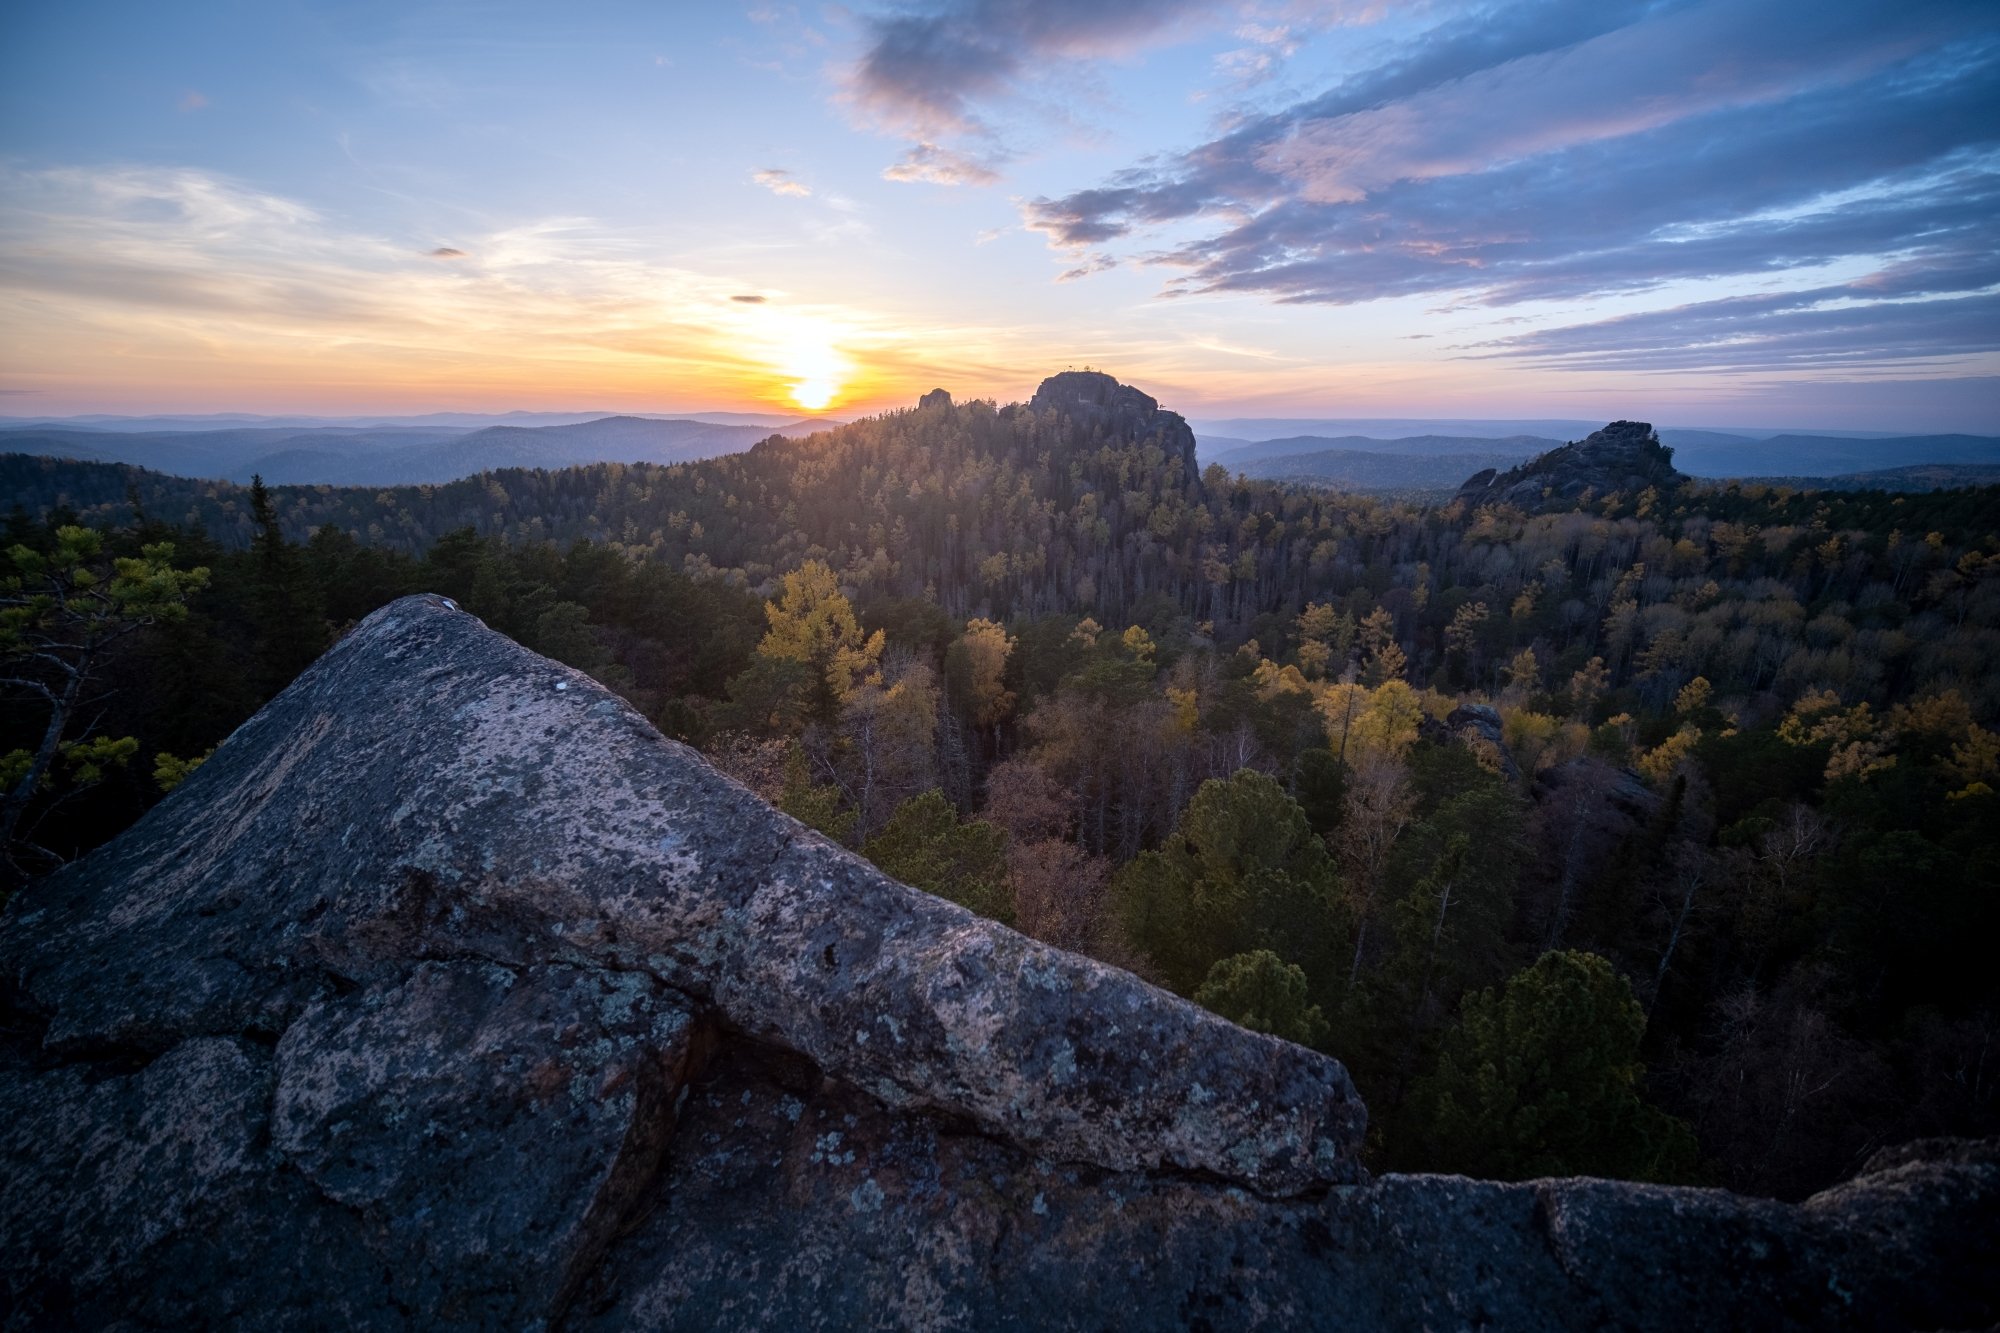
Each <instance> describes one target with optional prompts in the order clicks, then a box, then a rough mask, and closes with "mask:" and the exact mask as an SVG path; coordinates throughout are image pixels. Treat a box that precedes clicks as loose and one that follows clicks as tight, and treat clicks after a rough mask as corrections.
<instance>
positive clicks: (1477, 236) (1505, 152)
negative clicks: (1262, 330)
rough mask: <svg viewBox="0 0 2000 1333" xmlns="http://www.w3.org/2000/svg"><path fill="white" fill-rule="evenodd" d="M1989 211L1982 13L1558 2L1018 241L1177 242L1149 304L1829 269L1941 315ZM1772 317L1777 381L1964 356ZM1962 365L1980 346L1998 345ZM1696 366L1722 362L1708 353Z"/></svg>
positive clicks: (1126, 187)
mask: <svg viewBox="0 0 2000 1333" xmlns="http://www.w3.org/2000/svg"><path fill="white" fill-rule="evenodd" d="M1996 207H2000V21H1996V18H1995V17H1994V11H1992V10H1991V9H1990V8H1986V7H1982V6H1979V5H1975V4H1966V3H1949V2H1946V0H1915V3H1911V4H1905V5H1897V6H1894V7H1890V6H1882V5H1879V4H1874V3H1869V2H1868V0H1827V2H1825V3H1807V2H1806V0H1709V2H1708V3H1686V2H1685V0H1666V3H1662V4H1652V5H1643V6H1642V5H1639V4H1628V3H1623V0H1609V2H1608V3H1603V4H1589V5H1583V4H1578V3H1571V2H1570V0H1554V2H1553V3H1542V4H1529V5H1522V6H1516V7H1511V8H1503V9H1502V10H1500V11H1499V12H1498V13H1497V14H1496V13H1492V12H1489V11H1478V12H1473V13H1470V14H1467V15H1466V16H1464V17H1461V18H1457V19H1451V20H1448V21H1446V22H1443V23H1441V24H1439V25H1437V26H1436V27H1435V28H1434V29H1432V30H1431V31H1429V32H1426V33H1423V34H1421V35H1419V36H1418V37H1416V38H1414V39H1412V40H1411V41H1409V42H1408V43H1406V44H1405V45H1404V46H1403V47H1401V48H1398V49H1394V50H1390V51H1388V52H1387V53H1386V54H1385V55H1384V56H1383V57H1382V58H1381V59H1380V60H1379V61H1378V62H1377V63H1376V64H1375V67H1374V68H1372V69H1369V70H1364V71H1361V72H1359V73H1356V74H1354V75H1352V76H1350V77H1349V78H1347V79H1345V80H1343V81H1342V82H1341V83H1339V84H1337V85H1336V86H1334V87H1332V88H1329V89H1327V90H1325V91H1323V92H1322V93H1320V94H1319V95H1317V96H1315V97H1312V98H1308V99H1305V100H1302V101H1298V102H1296V103H1294V104H1292V105H1290V106H1287V107H1284V108H1282V109H1280V110H1278V111H1275V112H1272V113H1270V114H1267V115H1262V116H1253V117H1249V118H1246V119H1244V120H1242V121H1241V122H1240V123H1238V124H1236V125H1234V126H1233V127H1232V128H1230V129H1229V130H1228V132H1227V133H1225V134H1223V135H1222V136H1221V137H1219V138H1216V139H1214V140H1212V141H1210V142H1208V143H1205V144H1202V145H1200V146H1198V147H1196V148H1194V149H1192V150H1190V151H1188V152H1185V153H1182V154H1179V155H1178V156H1176V157H1173V158H1171V159H1169V160H1168V161H1166V162H1165V163H1163V164H1160V165H1156V166H1148V167H1144V168H1140V169H1135V170H1131V171H1127V172H1123V173H1120V174H1118V175H1115V176H1113V177H1112V178H1110V179H1109V180H1107V181H1106V182H1104V183H1103V184H1102V185H1099V186H1096V187H1093V188H1088V189H1083V190H1079V191H1076V192H1073V193H1071V194H1068V195H1065V196H1061V197H1058V198H1041V199H1035V200H1031V201H1029V202H1028V203H1027V204H1026V205H1024V207H1023V219H1024V222H1025V224H1026V225H1027V226H1028V227H1029V228H1030V229H1033V230H1036V231H1040V232H1042V233H1043V234H1044V235H1045V236H1046V237H1047V238H1048V240H1049V242H1050V244H1051V245H1052V246H1054V247H1055V248H1057V249H1060V250H1064V251H1067V252H1069V253H1072V254H1075V255H1084V254H1091V253H1100V254H1101V253H1109V251H1110V247H1115V246H1118V245H1119V244H1120V243H1121V242H1124V241H1127V240H1129V239H1131V238H1135V237H1137V236H1138V235H1140V234H1142V233H1145V232H1148V231H1151V230H1154V229H1157V228H1160V227H1162V226H1166V225H1170V224H1172V225H1176V226H1179V227H1182V228H1191V229H1193V230H1194V231H1195V232H1196V234H1195V235H1194V236H1193V238H1192V239H1182V240H1180V241H1179V242H1178V243H1177V244H1174V245H1172V246H1171V247H1170V248H1168V249H1166V250H1165V251H1162V252H1157V253H1154V254H1151V255H1147V256H1144V258H1145V259H1146V260H1147V261H1148V262H1153V263H1161V264H1166V265H1170V266H1172V267H1175V268H1178V269H1179V270H1180V276H1179V277H1177V278H1176V279H1174V280H1173V281H1172V282H1171V283H1170V284H1169V291H1170V292H1243V293H1253V294H1260V295H1263V296H1266V297H1268V298H1270V299H1273V300H1276V301H1279V302H1317V303H1333V304H1345V303H1354V302H1362V301H1370V300H1377V299H1382V298H1388V297H1399V296H1410V295H1426V294H1437V295H1444V296H1450V297H1452V298H1453V299H1454V300H1456V301H1457V302H1458V303H1459V305H1460V307H1461V308H1463V307H1467V306H1470V307H1478V306H1487V305H1506V304H1515V303H1523V302H1533V301H1558V302H1578V301H1589V300H1593V299H1596V298H1600V297H1602V296H1604V295H1606V294H1609V293H1628V294H1629V293H1643V292H1646V291H1649V290H1654V289H1660V288H1663V287H1666V286H1667V285H1669V284H1674V283H1688V282H1713V281H1731V282H1737V283H1743V282H1746V281H1755V282H1774V283H1777V284H1780V285H1782V286H1788V287H1796V288H1800V289H1801V290H1809V289H1812V288H1817V287H1819V286H1820V285H1822V284H1823V283H1824V282H1825V280H1826V272H1827V270H1828V269H1829V268H1832V269H1835V270H1838V269H1843V268H1844V269H1846V270H1848V271H1850V272H1851V271H1854V270H1856V269H1861V270H1863V271H1876V272H1887V271H1889V269H1890V267H1891V266H1892V265H1893V264H1896V263H1908V264H1914V265H1916V266H1918V267H1919V268H1922V269H1923V270H1924V271H1926V272H1928V273H1930V274H1931V275H1932V277H1933V279H1934V280H1936V281H1939V282H1941V283H1943V284H1944V285H1943V286H1941V287H1940V288H1939V290H1938V291H1937V292H1936V296H1937V297H1938V299H1941V300H1949V299H1952V298H1954V297H1960V296H1965V295H1968V294H1970V293H1974V292H1977V291H1979V290H1981V289H1982V288H1983V287H1984V286H1986V285H1989V284H1990V283H1992V282H1993V281H1994V276H1993V273H1992V267H1991V265H1990V263H1989V262H1988V261H1987V258H1986V255H1987V252H1988V251H1990V249H1991V248H1992V236H1993V230H1992V223H1991V221H1990V219H1991V218H1992V217H1993V216H1995V215H1996V214H1995V210H1996ZM1841 299H1842V300H1844V301H1848V302H1854V301H1862V302H1864V303H1865V302H1866V301H1867V300H1868V299H1870V298H1869V294H1868V293H1867V292H1865V291H1861V292H1855V293H1849V294H1847V295H1846V296H1843V297H1842V298H1841ZM1936 313H1937V314H1938V315H1939V317H1940V318H1945V319H1952V320H1956V319H1958V317H1959V314H1960V313H1962V312H1960V311H1959V310H1958V308H1957V307H1950V308H1945V309H1940V310H1939V311H1937V312H1936ZM1785 320H1786V321H1789V324H1790V325H1791V326H1792V327H1793V329H1794V333H1793V334H1787V335H1784V337H1785V338H1786V341H1785V342H1784V344H1783V348H1784V350H1781V349H1780V347H1779V345H1778V343H1777V342H1775V341H1774V342H1773V343H1772V344H1771V346H1770V347H1769V348H1768V349H1766V350H1767V351H1768V353H1769V355H1770V356H1772V357H1777V358H1779V359H1780V360H1781V361H1783V362H1785V363H1794V362H1798V361H1802V360H1810V359H1812V358H1813V357H1820V358H1828V357H1838V356H1841V355H1844V354H1843V353H1840V352H1838V351H1837V350H1836V347H1835V344H1836V343H1839V342H1840V340H1842V339H1846V343H1845V344H1844V345H1845V346H1848V347H1851V348H1853V349H1855V351H1856V354H1857V355H1877V356H1889V355H1899V354H1900V353H1896V352H1894V351H1892V350H1891V349H1894V348H1897V347H1905V348H1908V349H1910V350H1909V352H1908V353H1907V354H1908V355H1931V354H1943V353H1939V352H1934V351H1927V350H1924V349H1926V348H1939V347H1943V346H1947V345H1950V346H1959V345H1972V344H1977V343H1979V342H1981V341H1982V340H1981V339H1979V338H1978V337H1976V336H1972V335H1971V334H1970V333H1969V332H1968V331H1963V330H1962V331H1961V333H1960V334H1956V335H1945V336H1941V337H1939V338H1936V339H1925V338H1922V337H1920V336H1918V335H1917V334H1916V332H1915V331H1914V330H1913V329H1911V328H1908V327H1906V326H1905V322H1904V321H1901V320H1899V319H1897V318H1895V317H1893V316H1892V315H1891V314H1890V312H1887V311H1881V312H1877V313H1876V314H1874V315H1871V316H1867V317H1862V316H1851V317H1847V318H1845V319H1842V318H1835V317H1834V315H1833V313H1832V308H1831V307H1825V308H1822V307H1821V306H1818V305H1814V306H1811V307H1802V308H1799V309H1797V310H1794V311H1792V312H1790V313H1789V314H1787V315H1786V316H1785ZM1809 326H1810V328H1811V329H1813V330H1816V332H1811V333H1808V332H1807V329H1808V327H1809ZM1592 327H1596V325H1594V324H1593V325H1592ZM1621 327H1630V326H1621ZM1772 328H1773V330H1774V332H1773V334H1772V335H1771V336H1772V337H1773V338H1774V339H1776V338H1777V337H1779V335H1778V334H1777V333H1776V332H1775V330H1776V328H1777V325H1775V324H1774V325H1772ZM1984 342H1985V344H1986V346H1988V347H1992V346H1997V345H2000V325H1996V326H1994V327H1993V329H1992V331H1991V332H1989V334H1988V336H1987V337H1986V339H1984ZM1509 346H1510V347H1511V348H1513V349H1515V350H1516V351H1518V352H1519V353H1520V354H1523V355H1536V356H1546V355H1552V354H1553V353H1551V352H1550V351H1549V349H1548V348H1547V347H1545V346H1543V345H1542V344H1538V343H1532V342H1529V341H1520V342H1515V343H1511V344H1509ZM1658 354H1659V356H1660V357H1661V360H1662V362H1664V361H1666V360H1668V359H1670V358H1668V356H1667V354H1666V352H1665V351H1664V349H1662V350H1661V351H1660V352H1659V353H1658ZM1553 355H1557V362H1559V363H1561V364H1572V363H1576V364H1581V363H1583V362H1585V361H1587V360H1588V358H1587V357H1582V358H1581V359H1575V360H1573V359H1572V358H1570V357H1569V356H1568V355H1567V354H1553ZM1763 355H1764V354H1763V353H1755V354H1750V353H1748V352H1747V351H1746V356H1745V358H1744V360H1743V365H1744V366H1745V367H1746V368H1747V367H1749V366H1751V365H1753V364H1763V362H1762V361H1761V360H1760V357H1762V356H1763ZM1693 359H1694V360H1699V361H1701V362H1702V363H1703V364H1707V365H1712V366H1718V367H1720V366H1726V365H1729V364H1732V363H1731V361H1730V356H1729V353H1728V351H1727V347H1726V345H1725V344H1723V343H1716V344H1714V345H1712V346H1709V347H1708V348H1707V350H1706V351H1705V352H1703V353H1701V354H1699V355H1696V356H1694V357H1693Z"/></svg>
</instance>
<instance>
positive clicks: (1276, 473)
mask: <svg viewBox="0 0 2000 1333" xmlns="http://www.w3.org/2000/svg"><path fill="white" fill-rule="evenodd" d="M1589 433H1590V432H1588V431H1585V432H1582V433H1580V434H1578V435H1577V436H1575V437H1573V438H1575V439H1583V438H1587V437H1588V435H1589ZM1657 434H1658V437H1659V440H1660V442H1661V443H1662V444H1664V445H1666V446H1668V447H1669V448H1671V449H1673V451H1674V458H1673V461H1674V466H1675V468H1676V469H1677V470H1678V471H1680V472H1682V473H1684V474H1686V475H1688V476H1692V477H1702V478H1708V479H1730V478H1741V479H1745V480H1753V479H1754V480H1784V481H1786V482H1788V483H1789V484H1794V485H1800V484H1806V483H1808V482H1811V481H1814V480H1818V481H1821V482H1829V481H1831V480H1833V479H1836V478H1846V477H1853V476H1857V475H1858V476H1863V477H1865V478H1870V479H1873V480H1875V481H1877V482H1880V483H1882V484H1885V485H1896V486H1901V485H1906V484H1909V483H1910V482H1911V480H1912V478H1914V477H1915V475H1916V474H1914V473H1912V474H1910V476H1907V477H1906V476H1903V475H1901V474H1902V473H1904V472H1906V471H1907V470H1909V469H1915V468H1931V467H1972V468H1982V467H1983V468H1993V467H2000V438H1996V437H1992V436H1983V435H1894V436H1882V437H1876V438H1862V437H1859V436H1848V435H1826V434H1776V435H1772V436H1769V437H1767V438H1763V439H1758V438H1753V437H1751V436H1748V435H1733V434H1728V433H1725V432H1721V431H1706V430H1682V429H1672V428H1669V429H1665V430H1660V431H1658V432H1657ZM1224 444H1226V445H1227V446H1228V447H1227V448H1218V446H1220V445H1224ZM1202 445H1203V449H1202V452H1203V457H1204V460H1205V461H1206V462H1209V463H1216V464H1220V465H1221V466H1223V467H1226V468H1228V469H1230V470H1231V471H1232V472H1241V473H1243V474H1244V475H1246V476H1251V477H1260V478H1267V479H1282V480H1288V481H1300V482H1305V483H1308V484H1313V485H1346V486H1349V487H1350V488H1355V489H1377V488H1388V489H1399V490H1400V489H1410V488H1416V489H1425V488H1439V489H1445V490H1450V489H1454V488H1456V486H1457V485H1458V483H1459V482H1461V481H1463V480H1464V479H1465V478H1466V477H1467V476H1470V475H1471V474H1472V473H1473V472H1477V471H1479V470H1481V469H1483V468H1486V467H1505V466H1511V465H1512V464H1514V463H1517V462H1522V461H1525V460H1527V459H1530V458H1533V457H1536V456H1538V455H1541V454H1545V453H1551V452H1554V451H1555V450H1557V449H1560V448H1562V447H1563V445H1564V442H1563V441H1562V440H1558V439H1551V438H1547V437H1543V436H1537V435H1526V434H1514V435H1507V436H1497V437H1487V436H1481V435H1476V434H1466V435H1439V434H1429V435H1414V436H1406V437H1400V438H1394V439H1377V438H1375V437H1372V436H1365V435H1342V436H1323V435H1294V436H1284V437H1279V438H1273V439H1268V440H1245V439H1240V438H1236V437H1221V436H1208V437H1205V438H1204V439H1203V441H1202ZM1343 455H1345V457H1343ZM1356 455H1368V456H1370V457H1371V459H1372V460H1378V461H1371V462H1366V463H1363V462H1358V461H1355V456H1356ZM1451 455H1460V456H1463V457H1465V458H1466V459H1467V461H1468V462H1471V466H1469V467H1467V468H1466V469H1465V470H1464V471H1462V472H1460V473H1459V475H1458V476H1456V477H1448V476H1446V475H1445V473H1446V472H1447V471H1448V470H1449V469H1446V468H1443V467H1434V466H1430V465H1427V464H1420V463H1417V462H1415V461H1414V460H1415V459H1418V458H1422V457H1426V456H1428V457H1432V458H1443V457H1449V456H1451ZM1479 455H1484V456H1485V458H1484V459H1483V461H1473V459H1474V456H1479ZM1392 457H1393V458H1403V459H1409V460H1412V461H1411V462H1410V463H1409V464H1408V466H1406V467H1403V468H1393V467H1390V466H1389V465H1388V464H1387V463H1386V462H1383V461H1379V460H1386V459H1389V458H1392ZM1891 474H1896V475H1891ZM1931 475H1932V476H1935V477H1936V478H1937V480H1935V481H1934V482H1932V484H1934V485H1943V486H1951V485H1978V484H1981V481H1980V478H1981V476H1982V475H1983V474H1980V473H1977V472H1973V473H1967V474H1963V475H1962V476H1959V475H1956V474H1951V473H1934V474H1931ZM1860 484H1861V485H1866V484H1868V482H1867V481H1863V482H1862V483H1860ZM1848 488H1849V489H1851V488H1852V487H1851V486H1850V487H1848Z"/></svg>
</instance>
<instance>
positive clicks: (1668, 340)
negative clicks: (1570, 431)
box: [1486, 282, 2000, 372]
mask: <svg viewBox="0 0 2000 1333" xmlns="http://www.w3.org/2000/svg"><path fill="white" fill-rule="evenodd" d="M1870 290H1871V289H1870V287H1869V286H1868V285H1867V284H1866V283H1865V282H1864V283H1851V284H1845V285H1842V286H1838V287H1827V288H1821V289H1819V290H1816V291H1805V292H1786V293H1781V294H1777V295H1771V296H1737V297H1725V298H1722V299H1720V300H1715V301H1700V302H1693V303H1690V304H1687V305H1679V306H1672V307H1669V308H1667V309H1664V310H1650V311H1645V312H1642V313H1638V314H1632V315H1621V316H1618V317H1617V318H1613V319H1605V320H1596V321H1593V322H1590V323H1586V324H1572V325H1567V326H1564V327H1561V328H1553V329H1545V330H1539V331H1536V332H1533V333H1522V334H1515V335H1513V336H1511V337H1508V338H1503V339H1499V340H1497V341H1496V342H1494V343H1491V344H1489V346H1491V347H1492V348H1493V349H1494V350H1493V351H1491V352H1488V353H1486V355H1489V356H1505V357H1512V358H1516V359H1521V360H1525V361H1527V362H1529V363H1530V364H1534V365H1539V366H1544V367H1552V368H1559V369H1566V370H1649V371H1650V370H1701V371H1711V372H1712V371H1717V370H1726V371H1732V372H1744V371H1776V370H1796V369H1800V368H1812V369H1823V368H1827V367H1839V366H1850V365H1873V364H1879V363H1884V362H1902V363H1907V362H1912V361H1924V360H1932V361H1936V360H1939V359H1950V358H1959V357H1965V356H1969V355H1973V354H1975V353H1979V352H1985V351H1991V350H1993V349H1994V348H1995V346H1996V345H2000V337H1996V334H1995V330H1996V329H2000V292H1991V291H1989V292H1979V293H1973V294H1951V295H1942V296H1931V297H1925V298H1921V299H1914V300H1866V299H1859V298H1864V297H1865V296H1866V295H1867V294H1868V293H1869V291H1870Z"/></svg>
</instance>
